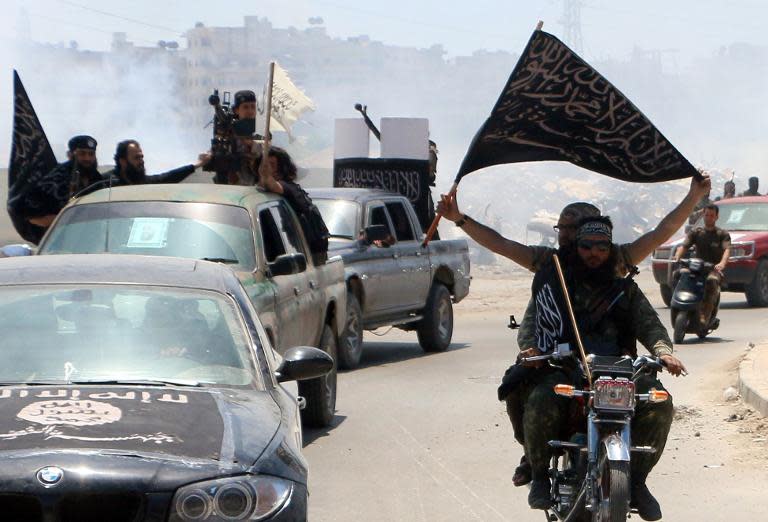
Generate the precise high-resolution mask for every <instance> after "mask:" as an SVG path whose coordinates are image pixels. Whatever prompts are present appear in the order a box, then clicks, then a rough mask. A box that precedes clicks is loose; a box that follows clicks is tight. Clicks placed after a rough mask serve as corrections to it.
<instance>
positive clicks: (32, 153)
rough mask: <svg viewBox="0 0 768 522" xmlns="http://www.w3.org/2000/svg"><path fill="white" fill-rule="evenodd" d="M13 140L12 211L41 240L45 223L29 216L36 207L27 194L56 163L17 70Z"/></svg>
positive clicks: (22, 230)
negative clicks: (30, 205) (31, 220)
mask: <svg viewBox="0 0 768 522" xmlns="http://www.w3.org/2000/svg"><path fill="white" fill-rule="evenodd" d="M13 100H14V106H13V142H12V144H11V161H10V163H9V165H8V215H9V216H10V217H11V221H12V222H13V226H14V228H16V231H17V232H18V233H19V235H20V236H21V237H23V238H24V239H26V240H27V241H31V242H32V243H35V244H37V243H38V242H39V241H40V239H41V238H42V237H43V234H44V233H45V229H44V228H43V227H39V226H36V225H33V224H31V223H29V222H28V221H27V220H26V219H25V217H26V216H27V215H29V214H27V213H28V212H30V211H31V212H34V211H35V209H32V208H26V202H25V195H26V194H27V192H28V190H29V188H30V187H31V186H32V185H34V184H36V183H41V182H42V180H43V178H44V177H45V175H46V174H48V173H49V172H50V171H51V170H52V169H53V168H54V167H55V166H56V156H54V154H53V150H52V149H51V145H50V144H49V143H48V138H47V137H46V136H45V132H44V131H43V127H42V125H40V120H38V119H37V114H35V109H34V108H33V107H32V102H30V101H29V96H27V91H26V90H25V89H24V85H22V83H21V78H19V74H18V73H17V72H16V71H13Z"/></svg>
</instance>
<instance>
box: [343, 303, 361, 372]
mask: <svg viewBox="0 0 768 522" xmlns="http://www.w3.org/2000/svg"><path fill="white" fill-rule="evenodd" d="M362 355H363V311H362V309H361V308H360V302H359V301H358V300H357V296H355V294H354V293H352V292H347V322H346V325H345V326H344V332H342V334H341V338H340V339H339V368H344V369H347V370H351V369H353V368H357V366H358V365H359V364H360V357H361V356H362Z"/></svg>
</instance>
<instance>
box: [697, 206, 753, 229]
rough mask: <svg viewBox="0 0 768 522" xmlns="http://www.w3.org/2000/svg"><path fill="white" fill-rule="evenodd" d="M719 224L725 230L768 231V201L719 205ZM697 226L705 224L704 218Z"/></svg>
mask: <svg viewBox="0 0 768 522" xmlns="http://www.w3.org/2000/svg"><path fill="white" fill-rule="evenodd" d="M718 208H719V209H720V214H719V216H718V218H717V226H718V227H720V228H724V229H725V230H734V231H738V230H743V231H754V232H768V203H734V204H729V205H718ZM694 226H695V227H703V226H704V218H703V217H700V218H699V219H698V221H696V224H695V225H694Z"/></svg>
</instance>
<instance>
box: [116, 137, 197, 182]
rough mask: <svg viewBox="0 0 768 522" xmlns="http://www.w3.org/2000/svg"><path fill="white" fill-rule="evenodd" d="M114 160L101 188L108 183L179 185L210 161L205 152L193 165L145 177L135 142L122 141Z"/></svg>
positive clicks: (139, 147)
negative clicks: (112, 167)
mask: <svg viewBox="0 0 768 522" xmlns="http://www.w3.org/2000/svg"><path fill="white" fill-rule="evenodd" d="M114 159H115V168H114V169H112V170H110V171H109V172H107V173H105V174H104V185H103V187H106V186H107V185H109V184H110V183H111V185H112V186H113V187H117V186H120V185H144V184H147V183H179V182H181V181H184V180H185V179H187V178H188V177H189V176H190V175H191V174H193V173H194V172H195V169H197V168H199V167H202V166H203V165H205V164H206V163H208V162H209V161H210V160H211V155H210V154H209V153H207V152H206V153H203V154H200V156H199V157H198V161H197V163H195V164H194V165H184V166H183V167H179V168H177V169H173V170H169V171H168V172H163V173H162V174H155V175H153V176H148V175H147V171H146V169H145V168H144V152H143V151H142V150H141V145H139V142H138V141H136V140H124V141H121V142H120V143H118V144H117V149H116V150H115V156H114ZM110 178H111V182H110Z"/></svg>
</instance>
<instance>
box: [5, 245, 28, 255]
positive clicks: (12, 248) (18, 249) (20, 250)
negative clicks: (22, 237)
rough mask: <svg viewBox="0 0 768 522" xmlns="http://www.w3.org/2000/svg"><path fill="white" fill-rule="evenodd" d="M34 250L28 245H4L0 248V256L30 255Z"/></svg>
mask: <svg viewBox="0 0 768 522" xmlns="http://www.w3.org/2000/svg"><path fill="white" fill-rule="evenodd" d="M34 253H35V251H34V250H32V247H31V246H29V245H5V246H4V247H3V248H0V257H21V256H31V255H32V254H34Z"/></svg>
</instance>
